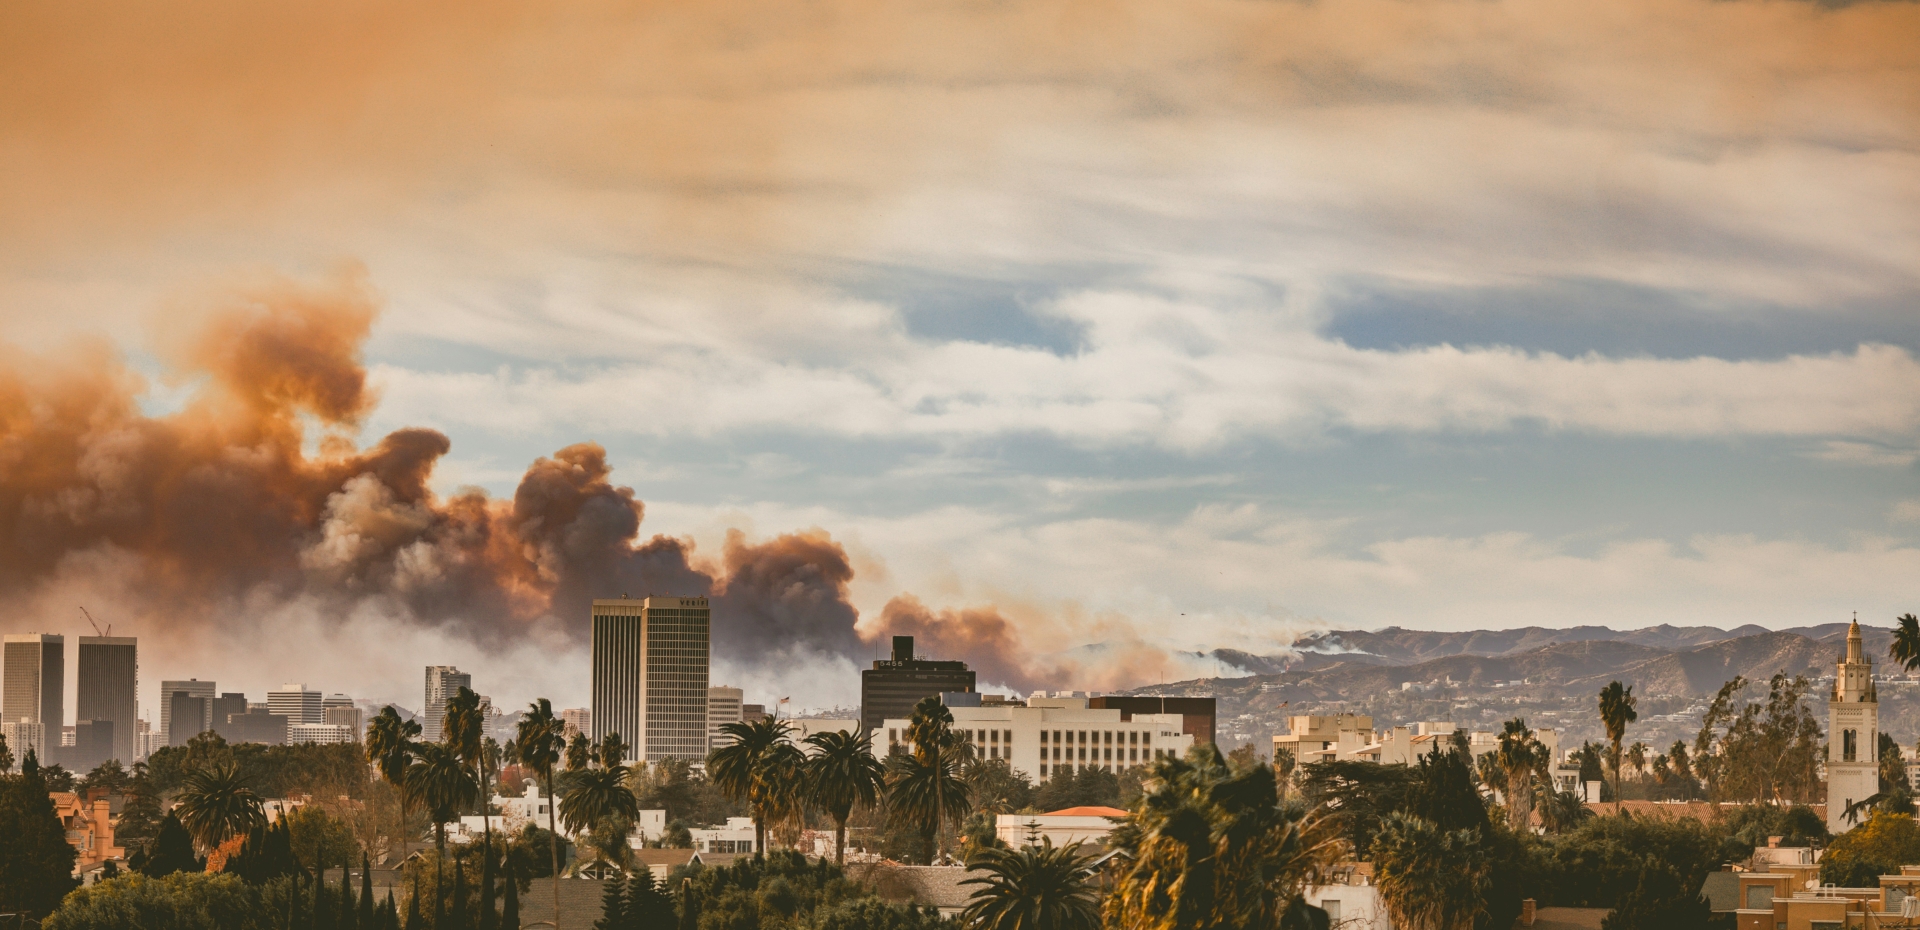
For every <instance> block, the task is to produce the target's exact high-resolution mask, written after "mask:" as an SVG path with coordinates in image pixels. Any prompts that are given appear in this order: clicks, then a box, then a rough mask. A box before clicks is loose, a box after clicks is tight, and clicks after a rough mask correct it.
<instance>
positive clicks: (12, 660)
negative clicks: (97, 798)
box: [0, 633, 67, 765]
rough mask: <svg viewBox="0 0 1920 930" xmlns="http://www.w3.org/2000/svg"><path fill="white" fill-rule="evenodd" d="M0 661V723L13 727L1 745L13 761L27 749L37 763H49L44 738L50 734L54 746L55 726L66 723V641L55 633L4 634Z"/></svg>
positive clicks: (58, 731)
mask: <svg viewBox="0 0 1920 930" xmlns="http://www.w3.org/2000/svg"><path fill="white" fill-rule="evenodd" d="M4 650H5V652H4V658H3V659H0V723H6V724H8V725H12V726H15V727H16V728H17V729H16V730H15V736H14V738H12V739H9V740H8V741H7V743H8V745H9V746H10V747H11V750H12V752H13V757H14V759H15V760H16V762H17V760H19V759H21V758H23V757H25V756H26V754H27V747H28V745H31V746H32V747H33V750H34V755H35V756H37V757H38V758H39V759H40V763H41V764H42V765H46V764H48V763H51V762H53V761H54V760H53V759H52V758H50V757H49V755H48V753H47V744H46V735H47V734H48V733H52V734H54V747H55V748H56V749H57V748H58V747H59V742H60V740H59V733H60V728H61V727H62V726H63V725H65V724H66V719H65V718H66V707H65V706H64V702H65V698H66V686H67V652H66V650H67V639H66V637H64V636H60V635H58V634H48V633H8V634H7V635H6V641H5V644H4Z"/></svg>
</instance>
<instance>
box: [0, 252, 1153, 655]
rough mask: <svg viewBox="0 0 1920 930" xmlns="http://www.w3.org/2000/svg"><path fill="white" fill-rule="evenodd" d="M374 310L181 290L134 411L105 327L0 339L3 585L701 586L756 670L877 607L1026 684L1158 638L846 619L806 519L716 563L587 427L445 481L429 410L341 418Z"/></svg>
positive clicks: (370, 591) (279, 594) (498, 614)
mask: <svg viewBox="0 0 1920 930" xmlns="http://www.w3.org/2000/svg"><path fill="white" fill-rule="evenodd" d="M375 311H376V302H375V300H374V298H373V296H372V295H371V293H370V292H369V290H368V288H367V287H366V285H365V283H364V282H363V281H361V280H360V279H359V278H358V277H351V276H350V277H347V278H345V279H343V280H340V281H338V282H336V283H334V284H332V285H329V286H325V287H300V286H295V285H292V284H287V283H277V284H273V285H270V286H266V287H261V288H256V289H254V290H251V291H248V292H245V293H242V294H239V295H237V296H235V297H233V298H231V299H229V300H227V301H225V302H223V303H220V304H218V305H216V306H215V307H213V309H212V310H210V311H208V312H206V313H204V314H200V315H198V316H197V317H196V316H195V315H193V314H187V315H186V318H188V319H190V320H191V321H192V322H191V323H190V325H184V326H181V327H179V328H178V329H177V330H175V331H172V332H170V333H167V334H165V335H163V337H162V339H161V342H162V352H163V356H164V357H165V358H166V359H167V360H168V361H169V362H170V363H171V364H172V365H173V366H174V370H173V371H172V372H171V374H170V377H177V378H179V379H182V383H189V381H191V382H192V383H195V384H196V385H197V386H196V387H195V389H194V391H193V393H192V396H191V399H190V400H189V402H188V403H186V404H185V406H183V407H182V408H181V409H179V410H178V411H177V412H174V413H170V414H166V415H162V416H148V415H146V414H144V413H142V412H141V410H140V407H139V404H138V402H137V401H138V398H139V397H140V396H141V394H142V392H143V391H144V390H145V387H146V385H145V383H144V381H143V379H142V378H141V377H140V376H139V375H138V374H136V373H134V372H133V371H131V370H129V369H128V368H127V366H126V365H125V363H124V362H123V360H122V359H121V358H120V357H119V356H118V355H116V354H115V352H114V351H113V350H112V348H111V347H110V346H109V345H107V344H106V343H105V342H89V343H84V344H81V345H79V346H77V347H75V348H74V349H72V350H70V351H68V352H66V353H64V354H60V355H56V356H50V357H42V358H33V357H27V356H24V355H22V354H19V353H17V352H11V351H8V350H0V351H7V354H4V355H0V598H5V599H9V600H15V601H23V600H30V599H31V598H32V597H33V596H34V595H35V594H36V593H39V592H40V591H41V590H42V589H43V588H45V587H46V586H48V585H52V584H55V583H56V580H57V578H58V576H59V574H60V572H61V570H62V567H63V566H70V565H73V564H79V563H81V562H87V563H88V564H91V562H90V561H89V560H95V559H96V557H99V556H102V555H103V554H104V555H109V556H112V557H113V562H114V564H116V565H123V566H131V569H130V571H131V572H132V574H133V577H132V578H129V579H125V580H124V581H125V588H126V589H127V590H137V591H139V592H140V601H141V603H142V604H143V605H144V606H143V607H141V608H140V613H141V618H142V619H143V620H145V621H147V622H146V623H144V624H143V627H144V629H145V630H146V635H149V636H154V635H158V636H161V637H165V636H166V635H167V634H168V633H176V634H204V633H207V632H210V631H211V632H220V631H223V630H232V629H237V628H239V627H241V626H244V625H246V624H249V623H252V622H254V621H255V620H256V619H257V617H258V616H259V615H260V610H259V608H260V607H261V605H268V606H271V605H272V604H275V603H287V602H290V601H292V600H293V599H296V598H299V599H303V600H308V601H319V602H321V603H323V604H328V605H332V609H335V610H337V611H341V612H345V611H348V610H354V609H362V608H366V607H368V606H371V607H373V608H374V609H376V610H377V611H379V613H380V614H382V615H385V616H390V617H393V618H396V619H398V620H400V621H403V622H411V623H415V624H419V625H422V626H427V627H433V628H437V629H444V630H448V631H451V632H453V633H456V634H458V635H462V636H465V637H468V638H470V639H472V640H474V641H476V642H479V643H482V644H486V643H501V642H505V641H508V640H511V639H515V638H518V637H524V636H526V635H528V634H529V633H535V632H538V633H543V634H553V633H558V634H559V635H560V636H561V637H563V638H565V639H571V640H572V641H574V642H578V641H579V640H580V639H581V638H582V637H584V636H585V634H586V631H587V629H588V624H587V623H586V617H587V613H588V602H589V601H591V600H592V599H593V598H596V597H612V596H618V595H622V594H627V595H632V596H634V597H643V596H646V595H649V594H676V595H708V596H711V597H713V598H714V599H715V611H714V638H713V643H714V655H715V658H716V660H718V661H720V662H723V663H726V664H727V665H729V666H730V667H731V668H732V669H734V670H736V671H743V672H748V673H751V672H753V671H754V670H756V669H767V670H778V671H781V672H783V673H785V672H791V671H792V670H793V669H794V668H809V667H818V666H819V665H820V663H822V662H825V663H834V662H854V663H857V662H859V660H860V658H861V657H863V656H865V655H866V654H867V653H868V652H869V649H868V646H867V645H866V642H863V639H862V636H863V635H865V636H868V637H875V638H878V637H885V636H888V635H891V634H894V633H911V634H913V635H915V636H917V637H919V638H920V641H921V643H922V646H921V650H922V651H923V652H927V653H929V654H938V655H943V656H948V657H955V658H963V659H965V660H967V661H969V662H971V663H973V665H974V667H975V668H977V669H978V670H979V671H980V673H981V678H982V680H983V681H984V682H991V683H994V684H1004V685H1011V686H1013V687H1015V688H1018V689H1020V690H1023V691H1025V690H1031V689H1033V688H1043V687H1065V686H1078V687H1088V686H1094V687H1100V686H1110V685H1103V684H1101V683H1099V682H1095V681H1093V678H1098V679H1099V680H1100V682H1111V681H1114V680H1117V679H1116V676H1118V677H1119V678H1125V677H1126V676H1130V675H1143V674H1145V675H1151V674H1154V669H1153V667H1152V665H1153V663H1154V662H1155V661H1158V662H1159V663H1161V664H1164V661H1165V659H1166V657H1165V655H1164V653H1162V652H1160V651H1159V650H1154V649H1147V648H1145V647H1143V646H1141V645H1140V644H1138V643H1137V641H1124V642H1123V643H1122V644H1121V645H1119V646H1113V645H1111V644H1108V645H1107V646H1105V647H1103V648H1104V649H1105V652H1104V653H1103V655H1102V659H1101V661H1100V663H1099V665H1100V666H1101V671H1100V673H1099V674H1097V675H1094V676H1093V677H1092V678H1090V677H1089V673H1088V672H1087V670H1086V669H1082V668H1080V667H1079V666H1078V664H1077V663H1072V662H1064V663H1063V662H1044V661H1037V660H1035V659H1034V658H1033V657H1032V649H1031V644H1030V643H1026V642H1023V640H1022V637H1021V635H1020V630H1019V629H1018V627H1017V625H1016V624H1015V623H1014V622H1013V621H1011V620H1009V619H1008V618H1007V617H1006V616H1005V615H1003V614H1002V613H1001V612H1000V611H998V610H997V609H995V608H991V607H987V608H971V609H965V610H958V611H955V610H945V611H939V612H935V611H932V610H930V609H928V608H927V607H926V606H925V605H924V604H922V603H921V602H920V601H918V600H917V599H915V598H913V597H912V596H911V595H903V596H901V597H898V598H896V599H894V600H893V601H892V602H891V603H889V604H888V605H887V606H886V609H885V610H884V611H883V612H882V616H881V617H880V618H879V622H878V623H877V624H874V625H872V627H871V628H867V629H863V628H861V627H860V626H859V621H860V615H859V612H858V611H857V610H856V609H855V608H854V606H853V604H852V602H851V599H850V596H849V585H850V584H851V583H852V581H853V578H854V571H853V566H852V562H851V560H850V559H849V557H848V555H847V552H846V550H845V549H844V548H843V547H842V546H841V545H840V544H839V543H838V542H836V541H834V539H833V537H832V536H831V535H829V534H828V533H827V532H826V531H825V530H821V529H817V528H816V529H810V530H806V531H804V532H799V533H792V534H787V535H782V536H776V537H773V538H771V539H767V540H764V541H760V542H754V541H751V540H749V539H748V538H747V537H746V536H745V534H743V533H741V532H739V531H737V530H734V531H730V532H729V533H728V534H727V538H726V542H725V544H724V546H723V547H722V551H721V553H720V558H719V562H718V565H717V566H714V567H713V568H710V569H703V568H702V567H697V566H696V564H695V561H694V553H693V544H692V543H691V542H690V541H686V540H681V539H675V538H671V537H667V536H654V537H652V538H651V539H643V538H642V536H641V522H642V520H643V518H644V517H645V515H646V508H645V505H644V504H643V503H642V502H641V501H640V500H639V499H638V498H637V497H636V496H635V494H634V491H633V489H632V488H626V487H620V486H618V485H615V484H614V483H613V482H612V481H611V480H610V476H611V474H612V466H611V465H610V464H609V463H608V462H607V455H606V450H604V449H602V448H601V447H600V446H598V445H595V444H593V443H579V444H576V445H571V446H568V447H566V448H564V449H561V450H559V451H557V452H555V453H554V454H553V455H551V456H549V457H545V458H540V459H538V460H536V461H534V462H533V464H532V465H531V466H529V467H528V469H527V471H526V473H525V475H524V476H522V478H521V479H520V483H519V486H518V487H517V488H516V489H515V490H514V494H513V497H512V499H511V500H500V499H495V498H493V497H490V496H489V495H488V494H487V493H486V492H484V491H482V490H479V489H474V488H468V489H463V490H461V491H460V492H458V493H456V494H454V495H452V496H451V497H447V498H441V497H439V496H437V495H436V494H435V493H434V492H433V490H432V487H431V478H432V476H433V469H434V466H435V465H436V464H437V463H438V462H439V460H440V458H441V457H442V456H444V455H446V454H447V452H448V451H449V449H450V443H449V442H448V439H447V437H446V436H444V435H442V434H441V433H439V432H436V431H433V430H428V429H402V430H397V431H395V432H392V433H389V434H388V435H386V436H384V437H381V438H380V439H379V440H378V441H376V442H374V443H373V444H372V445H371V446H368V447H365V448H362V447H360V446H359V445H358V444H357V443H356V442H355V441H354V438H353V437H354V435H355V433H356V430H357V427H358V425H359V423H360V421H361V419H362V418H363V417H364V416H365V415H366V414H367V412H368V411H369V410H371V408H372V406H373V404H374V403H375V401H376V398H375V397H374V394H373V392H372V390H371V389H370V388H369V386H368V384H367V379H366V371H365V367H364V365H363V364H362V358H361V346H362V344H363V343H364V342H365V340H366V338H367V336H368V333H369V331H370V329H371V326H372V323H373V319H374V315H375ZM313 432H317V433H318V435H317V436H310V435H309V434H310V433H313ZM310 438H311V439H314V440H316V441H315V442H313V443H312V444H311V445H309V439H310ZM309 449H315V450H317V451H309ZM703 564H704V563H703ZM235 605H244V606H243V607H242V608H236V606H235ZM1123 639H1124V638H1123ZM869 641H870V640H869ZM1143 663H1144V664H1143Z"/></svg>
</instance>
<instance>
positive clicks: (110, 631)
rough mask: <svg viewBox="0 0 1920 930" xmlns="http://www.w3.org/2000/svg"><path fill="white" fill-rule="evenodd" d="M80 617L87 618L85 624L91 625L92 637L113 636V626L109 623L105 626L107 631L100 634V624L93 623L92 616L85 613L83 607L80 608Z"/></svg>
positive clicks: (85, 610) (85, 609)
mask: <svg viewBox="0 0 1920 930" xmlns="http://www.w3.org/2000/svg"><path fill="white" fill-rule="evenodd" d="M80 615H81V616H83V617H85V618H87V623H89V624H92V626H93V635H95V636H100V637H107V636H112V635H113V624H111V623H109V624H107V631H106V632H105V633H102V632H100V624H98V623H94V621H93V615H92V614H90V613H87V608H86V607H85V606H82V607H81V608H80Z"/></svg>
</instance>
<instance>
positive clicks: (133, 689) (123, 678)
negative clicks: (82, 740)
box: [74, 636, 140, 768]
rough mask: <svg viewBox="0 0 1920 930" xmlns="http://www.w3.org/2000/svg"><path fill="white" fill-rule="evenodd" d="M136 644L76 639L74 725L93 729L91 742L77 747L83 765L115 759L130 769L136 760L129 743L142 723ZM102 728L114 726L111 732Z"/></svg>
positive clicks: (128, 639) (122, 638) (111, 639)
mask: <svg viewBox="0 0 1920 930" xmlns="http://www.w3.org/2000/svg"><path fill="white" fill-rule="evenodd" d="M139 643H140V641H139V640H138V639H136V638H134V637H132V636H82V637H80V665H79V672H80V676H79V677H80V683H79V684H80V686H79V691H78V694H77V697H78V698H79V700H78V701H77V702H76V703H78V704H79V707H77V708H76V709H75V711H74V720H75V722H76V724H77V723H79V722H81V721H88V722H91V723H93V724H94V725H95V727H94V729H92V730H91V731H90V733H91V734H92V736H91V738H92V740H93V742H92V743H90V744H88V745H85V746H82V747H81V751H80V757H81V758H82V759H83V760H88V761H91V762H93V763H95V764H98V763H100V762H104V761H106V760H107V759H118V760H120V763H121V764H122V765H125V766H127V767H128V768H132V767H133V763H134V760H135V759H136V758H137V757H136V756H135V755H134V752H133V737H134V734H135V733H136V732H137V731H138V729H139V728H138V726H137V721H138V720H139V719H140V701H139V698H138V695H139V692H140V645H139ZM101 724H112V728H111V729H110V730H109V729H107V728H106V727H103V726H100V725H101ZM76 745H79V744H78V743H76ZM103 747H106V748H105V749H104V751H103ZM95 756H97V758H93V757H95ZM90 767H91V766H89V768H90Z"/></svg>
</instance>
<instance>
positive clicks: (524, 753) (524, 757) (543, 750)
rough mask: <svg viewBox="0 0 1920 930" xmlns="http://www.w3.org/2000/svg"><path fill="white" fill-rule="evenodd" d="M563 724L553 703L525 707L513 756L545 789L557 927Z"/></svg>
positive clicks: (557, 922) (554, 921)
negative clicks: (557, 780)
mask: <svg viewBox="0 0 1920 930" xmlns="http://www.w3.org/2000/svg"><path fill="white" fill-rule="evenodd" d="M566 739H567V730H566V725H565V724H563V723H561V722H560V720H559V719H558V718H556V717H554V716H553V702H551V701H549V700H547V699H546V698H541V699H540V700H538V701H535V702H533V703H531V704H528V705H527V712H526V714H525V715H523V716H522V717H521V718H520V726H519V728H518V729H517V730H515V731H514V742H513V748H514V757H515V758H517V759H519V760H520V764H521V765H524V766H527V767H528V768H531V769H533V771H534V773H535V774H536V775H538V776H539V777H540V783H541V784H542V785H544V786H546V789H547V834H548V836H547V851H548V853H549V854H551V855H552V856H553V877H554V878H555V879H556V881H554V883H553V923H554V927H555V928H556V930H557V928H558V927H559V926H560V882H559V881H558V879H559V877H560V830H559V826H558V825H557V824H556V823H555V820H554V818H555V817H556V816H557V815H558V811H557V807H558V806H559V805H558V801H559V799H558V798H556V797H554V793H553V767H554V766H555V765H558V764H559V763H560V749H561V747H562V746H564V745H566Z"/></svg>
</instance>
